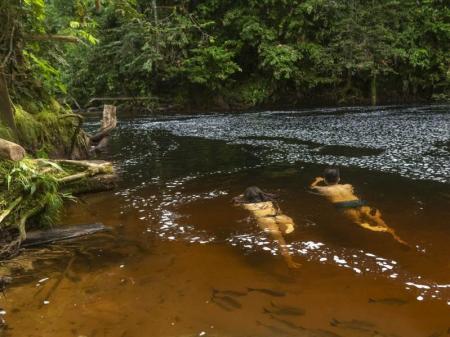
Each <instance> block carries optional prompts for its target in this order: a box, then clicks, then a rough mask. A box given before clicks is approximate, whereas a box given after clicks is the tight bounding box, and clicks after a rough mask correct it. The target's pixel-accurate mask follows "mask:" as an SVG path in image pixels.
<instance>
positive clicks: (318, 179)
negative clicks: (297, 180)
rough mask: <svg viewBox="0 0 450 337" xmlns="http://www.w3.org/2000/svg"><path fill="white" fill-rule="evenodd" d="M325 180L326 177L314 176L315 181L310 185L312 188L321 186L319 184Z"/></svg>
mask: <svg viewBox="0 0 450 337" xmlns="http://www.w3.org/2000/svg"><path fill="white" fill-rule="evenodd" d="M323 181H324V179H323V178H322V177H316V178H314V181H313V182H312V183H311V184H310V185H309V187H310V188H315V187H319V186H317V185H318V184H319V183H321V182H323Z"/></svg>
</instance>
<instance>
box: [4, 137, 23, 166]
mask: <svg viewBox="0 0 450 337" xmlns="http://www.w3.org/2000/svg"><path fill="white" fill-rule="evenodd" d="M25 154H26V152H25V149H24V148H23V147H22V146H20V145H18V144H16V143H13V142H10V141H7V140H5V139H1V138H0V158H3V159H9V160H14V161H18V160H22V159H23V158H24V157H25Z"/></svg>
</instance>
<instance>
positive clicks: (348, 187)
mask: <svg viewBox="0 0 450 337" xmlns="http://www.w3.org/2000/svg"><path fill="white" fill-rule="evenodd" d="M342 187H343V188H345V189H347V190H349V191H353V185H351V184H343V185H342Z"/></svg>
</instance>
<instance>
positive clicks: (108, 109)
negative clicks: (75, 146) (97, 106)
mask: <svg viewBox="0 0 450 337" xmlns="http://www.w3.org/2000/svg"><path fill="white" fill-rule="evenodd" d="M116 111H117V108H116V107H115V106H114V105H104V107H103V118H102V126H101V128H100V130H99V131H98V132H97V133H96V134H94V135H92V136H91V137H90V138H89V141H90V144H91V145H92V146H93V147H94V150H95V149H99V148H101V147H104V146H106V143H107V141H106V140H105V141H102V140H104V139H105V138H107V137H108V136H109V135H110V133H111V131H112V130H114V129H115V128H116V126H117V112H116Z"/></svg>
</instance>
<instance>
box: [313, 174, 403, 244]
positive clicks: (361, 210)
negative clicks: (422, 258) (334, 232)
mask: <svg viewBox="0 0 450 337" xmlns="http://www.w3.org/2000/svg"><path fill="white" fill-rule="evenodd" d="M340 179H341V178H340V174H339V169H337V168H327V169H325V171H324V174H323V177H316V178H315V180H314V181H313V182H312V183H311V185H310V188H311V189H313V190H315V191H317V192H318V193H319V194H321V195H323V196H324V197H325V198H327V199H328V200H329V201H331V202H332V203H333V204H334V205H335V206H336V208H338V209H340V210H342V212H343V213H344V215H345V216H346V217H347V218H349V219H350V220H352V221H353V222H354V223H355V224H357V225H359V226H360V227H362V228H365V229H368V230H371V231H373V232H385V233H389V234H390V235H392V237H393V238H394V240H396V241H397V242H399V243H401V244H402V245H405V246H409V245H408V243H406V242H405V241H403V240H402V239H401V238H400V237H399V236H398V235H397V234H396V233H395V231H394V230H393V229H392V228H390V227H389V226H388V225H387V224H386V223H385V222H384V220H383V219H382V218H381V212H380V211H379V210H377V209H374V208H372V207H369V206H367V205H366V202H365V201H363V200H361V199H359V198H358V197H357V196H356V195H355V194H354V189H353V186H352V185H350V184H340V183H339V181H340ZM319 184H320V185H319Z"/></svg>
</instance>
